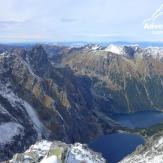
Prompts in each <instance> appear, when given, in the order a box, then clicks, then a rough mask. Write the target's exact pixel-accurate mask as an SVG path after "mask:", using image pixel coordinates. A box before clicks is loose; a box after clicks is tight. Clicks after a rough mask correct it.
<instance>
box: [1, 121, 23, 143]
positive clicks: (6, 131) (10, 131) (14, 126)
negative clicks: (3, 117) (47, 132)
mask: <svg viewBox="0 0 163 163" xmlns="http://www.w3.org/2000/svg"><path fill="white" fill-rule="evenodd" d="M21 130H23V126H21V125H20V124H18V123H14V122H8V123H2V124H1V125H0V144H1V145H3V144H4V145H5V144H7V143H9V142H11V141H12V139H13V137H14V136H17V135H19V134H20V133H21V132H20V131H21Z"/></svg>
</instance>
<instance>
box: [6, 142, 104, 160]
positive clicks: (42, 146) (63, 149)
mask: <svg viewBox="0 0 163 163" xmlns="http://www.w3.org/2000/svg"><path fill="white" fill-rule="evenodd" d="M7 162H8V163H20V162H21V163H26V162H28V163H38V162H40V163H106V160H105V159H104V158H103V157H102V156H101V155H100V154H98V153H96V152H93V151H92V150H90V149H89V148H88V147H87V146H86V145H82V144H80V143H75V144H73V145H68V144H65V143H63V142H58V141H54V142H49V141H46V140H42V141H39V142H37V143H35V144H34V145H32V146H31V147H30V148H29V149H28V150H27V151H25V152H24V153H21V154H16V155H14V156H13V158H12V160H10V161H6V163H7Z"/></svg>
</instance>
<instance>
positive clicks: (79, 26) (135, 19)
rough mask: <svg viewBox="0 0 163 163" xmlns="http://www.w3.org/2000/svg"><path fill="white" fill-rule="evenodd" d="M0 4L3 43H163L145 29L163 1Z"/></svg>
mask: <svg viewBox="0 0 163 163" xmlns="http://www.w3.org/2000/svg"><path fill="white" fill-rule="evenodd" d="M0 4H1V5H0V41H1V42H3V41H4V42H5V41H13V42H14V41H163V32H162V31H159V32H158V31H156V32H153V31H151V30H146V29H144V28H143V21H144V20H146V19H148V18H151V17H152V15H153V14H154V12H155V11H156V10H157V9H159V8H160V6H161V4H163V1H162V0H0ZM162 9H163V8H162ZM162 9H161V10H162ZM161 16H162V18H161ZM161 23H163V14H162V11H160V17H159V24H161Z"/></svg>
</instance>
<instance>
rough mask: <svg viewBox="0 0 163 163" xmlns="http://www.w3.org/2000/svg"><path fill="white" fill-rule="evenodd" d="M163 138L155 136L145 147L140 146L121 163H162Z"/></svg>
mask: <svg viewBox="0 0 163 163" xmlns="http://www.w3.org/2000/svg"><path fill="white" fill-rule="evenodd" d="M162 162H163V136H158V135H157V136H153V137H152V138H150V139H149V140H148V142H147V143H146V145H145V146H142V147H141V146H140V147H139V148H137V150H136V151H135V152H134V153H132V154H131V155H129V156H127V157H126V158H125V159H123V160H122V161H121V162H120V163H162Z"/></svg>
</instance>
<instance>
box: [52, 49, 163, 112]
mask: <svg viewBox="0 0 163 163" xmlns="http://www.w3.org/2000/svg"><path fill="white" fill-rule="evenodd" d="M119 49H120V50H119ZM113 50H114V51H115V52H117V53H112V52H113ZM62 58H63V59H62V64H64V65H65V66H68V67H70V68H71V70H73V71H74V73H75V74H77V75H80V76H87V77H89V78H90V79H91V83H92V85H91V93H92V94H93V95H94V97H97V101H98V103H99V105H98V107H99V108H100V110H103V111H104V112H105V113H108V112H114V113H115V112H120V113H122V112H135V111H142V110H149V109H156V110H162V109H163V101H162V100H161V97H162V96H163V62H162V60H163V50H162V48H145V49H142V48H140V47H137V46H129V47H127V46H126V47H121V48H119V47H118V50H117V51H116V47H114V48H113V47H109V48H108V47H107V48H103V49H102V50H101V49H100V50H92V48H90V49H88V48H87V47H86V48H83V49H81V50H77V49H71V50H70V51H69V53H68V55H67V54H65V55H64V57H62ZM54 62H55V61H54ZM100 101H101V103H100Z"/></svg>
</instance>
